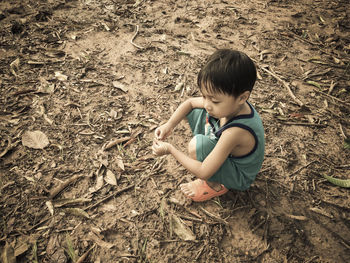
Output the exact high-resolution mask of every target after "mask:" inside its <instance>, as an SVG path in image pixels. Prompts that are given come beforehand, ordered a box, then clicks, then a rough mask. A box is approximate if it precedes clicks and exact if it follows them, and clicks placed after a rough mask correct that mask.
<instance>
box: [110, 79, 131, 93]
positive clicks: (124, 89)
mask: <svg viewBox="0 0 350 263" xmlns="http://www.w3.org/2000/svg"><path fill="white" fill-rule="evenodd" d="M112 84H113V87H115V88H117V89H120V90H122V91H124V92H125V93H126V92H128V88H126V87H125V85H124V84H123V83H121V82H119V81H113V82H112Z"/></svg>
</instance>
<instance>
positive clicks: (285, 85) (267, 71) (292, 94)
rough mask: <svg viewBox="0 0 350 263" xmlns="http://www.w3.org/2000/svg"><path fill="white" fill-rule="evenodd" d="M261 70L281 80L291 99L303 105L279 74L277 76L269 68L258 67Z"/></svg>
mask: <svg viewBox="0 0 350 263" xmlns="http://www.w3.org/2000/svg"><path fill="white" fill-rule="evenodd" d="M260 68H261V69H262V70H263V71H265V72H266V73H268V74H270V75H271V76H272V77H274V78H275V79H277V80H278V81H279V82H281V83H282V84H283V86H284V87H285V88H286V89H287V91H288V93H289V95H290V96H291V97H292V99H293V100H294V101H295V102H296V103H297V104H299V106H300V107H303V106H304V103H303V102H302V101H301V100H299V99H298V98H297V97H296V96H295V95H294V93H293V92H292V90H291V89H290V87H289V85H288V83H287V82H285V81H283V80H282V79H281V78H280V77H279V76H277V75H276V74H275V73H273V72H271V71H270V70H268V69H266V68H264V67H260Z"/></svg>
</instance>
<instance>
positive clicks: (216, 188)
mask: <svg viewBox="0 0 350 263" xmlns="http://www.w3.org/2000/svg"><path fill="white" fill-rule="evenodd" d="M197 139H198V140H199V142H197ZM203 140H204V141H205V142H208V140H209V144H210V145H209V149H208V147H206V146H208V145H206V144H207V143H204V145H203ZM215 144H216V143H215V142H214V141H213V140H210V139H209V138H208V137H206V136H203V135H198V136H195V137H193V138H192V140H191V141H190V142H189V144H188V152H189V156H190V157H191V158H193V159H195V160H198V158H197V152H198V154H199V155H200V156H201V155H202V154H203V151H202V150H201V147H205V148H207V149H206V150H205V151H204V152H205V154H206V155H207V154H209V153H210V152H211V150H212V149H213V148H214V146H215ZM205 157H206V156H205ZM205 157H204V159H205ZM202 158H203V156H202V157H200V158H199V159H202ZM180 187H181V191H182V192H183V193H184V194H185V195H186V196H188V197H190V198H192V199H193V200H195V201H206V200H209V199H210V198H212V197H214V196H219V195H222V194H224V193H226V192H227V189H226V188H225V187H224V186H223V185H222V184H220V183H219V182H215V181H213V182H209V181H203V180H201V179H197V180H195V181H193V182H190V183H185V184H181V185H180Z"/></svg>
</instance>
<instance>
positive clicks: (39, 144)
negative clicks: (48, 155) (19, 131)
mask: <svg viewBox="0 0 350 263" xmlns="http://www.w3.org/2000/svg"><path fill="white" fill-rule="evenodd" d="M49 143H50V142H49V139H48V138H47V136H46V135H45V133H43V132H41V131H26V132H25V133H24V134H23V135H22V144H23V145H24V146H27V147H29V148H33V149H44V148H45V147H46V146H48V145H49Z"/></svg>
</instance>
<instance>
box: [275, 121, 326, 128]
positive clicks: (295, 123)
mask: <svg viewBox="0 0 350 263" xmlns="http://www.w3.org/2000/svg"><path fill="white" fill-rule="evenodd" d="M280 123H283V124H286V125H299V126H315V127H326V126H327V125H326V124H320V123H310V122H292V121H280Z"/></svg>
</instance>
